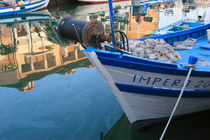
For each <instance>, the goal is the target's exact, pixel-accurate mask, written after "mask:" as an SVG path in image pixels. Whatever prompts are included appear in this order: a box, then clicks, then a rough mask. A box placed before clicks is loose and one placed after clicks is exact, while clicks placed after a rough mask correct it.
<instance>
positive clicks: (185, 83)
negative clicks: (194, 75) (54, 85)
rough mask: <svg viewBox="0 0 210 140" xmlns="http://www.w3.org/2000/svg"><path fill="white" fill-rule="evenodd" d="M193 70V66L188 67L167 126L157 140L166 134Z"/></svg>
mask: <svg viewBox="0 0 210 140" xmlns="http://www.w3.org/2000/svg"><path fill="white" fill-rule="evenodd" d="M194 68H195V67H194V65H193V66H191V67H190V69H189V71H188V74H187V77H186V79H185V82H184V85H183V87H182V89H181V92H180V94H179V97H178V99H177V101H176V104H175V106H174V108H173V111H172V113H171V115H170V118H169V119H168V122H167V124H166V126H165V128H164V131H163V133H162V134H161V137H160V139H159V140H162V139H163V137H164V135H165V133H166V130H167V128H168V126H169V124H170V122H171V119H172V117H173V115H174V113H175V111H176V108H177V106H178V104H179V101H180V99H181V97H182V94H183V93H184V90H185V88H186V86H187V83H188V80H189V78H190V74H191V72H192V70H193V69H194Z"/></svg>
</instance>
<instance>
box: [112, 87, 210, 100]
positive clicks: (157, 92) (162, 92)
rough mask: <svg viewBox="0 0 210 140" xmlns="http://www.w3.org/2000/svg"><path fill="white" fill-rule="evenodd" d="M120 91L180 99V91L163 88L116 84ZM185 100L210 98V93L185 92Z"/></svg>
mask: <svg viewBox="0 0 210 140" xmlns="http://www.w3.org/2000/svg"><path fill="white" fill-rule="evenodd" d="M115 84H116V86H117V87H118V89H119V90H120V91H123V92H130V93H136V94H144V95H152V96H165V97H178V96H179V93H180V90H171V89H161V88H151V87H144V86H135V85H128V84H122V83H115ZM182 97H184V98H209V97H210V91H204V90H196V91H195V90H193V91H189V90H188V91H185V92H184V93H183V96H182Z"/></svg>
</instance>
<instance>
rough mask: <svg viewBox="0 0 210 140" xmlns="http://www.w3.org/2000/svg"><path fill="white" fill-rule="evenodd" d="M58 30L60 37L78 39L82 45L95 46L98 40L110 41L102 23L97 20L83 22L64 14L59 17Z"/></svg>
mask: <svg viewBox="0 0 210 140" xmlns="http://www.w3.org/2000/svg"><path fill="white" fill-rule="evenodd" d="M58 31H59V32H60V34H61V36H62V37H64V38H67V39H69V40H74V41H78V42H80V43H81V44H83V45H84V46H97V45H98V43H99V42H104V41H111V36H110V35H105V33H104V26H103V24H102V23H101V22H100V21H97V20H92V21H90V22H84V21H80V20H77V19H75V18H73V17H71V16H66V17H64V18H62V19H61V21H60V23H59V26H58Z"/></svg>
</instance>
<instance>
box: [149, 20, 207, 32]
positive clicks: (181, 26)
mask: <svg viewBox="0 0 210 140" xmlns="http://www.w3.org/2000/svg"><path fill="white" fill-rule="evenodd" d="M205 24H209V22H199V20H196V19H183V20H179V21H177V22H175V23H172V24H170V25H168V26H165V27H163V28H160V29H158V30H157V31H154V32H153V33H152V35H163V34H170V33H175V32H182V31H184V30H192V29H194V28H197V27H199V26H203V25H205Z"/></svg>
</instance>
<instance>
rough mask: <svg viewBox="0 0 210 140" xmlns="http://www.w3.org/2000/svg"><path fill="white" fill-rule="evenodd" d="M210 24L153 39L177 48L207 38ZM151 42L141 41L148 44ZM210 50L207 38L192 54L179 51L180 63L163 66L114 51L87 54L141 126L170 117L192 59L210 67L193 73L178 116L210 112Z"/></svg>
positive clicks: (126, 109) (92, 50)
mask: <svg viewBox="0 0 210 140" xmlns="http://www.w3.org/2000/svg"><path fill="white" fill-rule="evenodd" d="M207 28H210V24H208V25H204V26H202V27H199V28H197V30H196V31H195V29H194V31H191V32H189V30H186V31H183V32H182V33H171V34H167V35H160V36H155V37H150V39H164V40H165V41H166V42H167V43H169V44H173V43H174V42H176V41H183V40H185V39H187V38H189V37H192V38H200V37H201V36H204V35H206V29H207ZM146 39H149V38H143V39H139V40H141V41H144V40H146ZM205 47H206V48H210V44H209V43H208V42H207V38H202V39H199V40H198V41H197V43H196V44H195V46H194V47H193V49H192V50H179V51H178V52H179V53H180V55H181V56H182V59H181V60H179V61H178V62H176V63H167V62H160V61H156V60H149V59H145V58H141V57H136V56H133V55H130V54H129V53H123V52H124V51H123V52H117V51H116V49H114V48H112V47H111V48H112V49H110V48H109V47H108V48H109V49H108V50H112V51H107V50H98V49H94V48H88V49H87V50H86V51H85V54H86V56H87V57H88V58H89V60H90V61H91V62H92V63H93V64H94V65H95V66H96V67H97V69H98V70H99V71H100V72H101V73H102V75H103V76H104V77H105V79H106V80H107V81H108V84H109V85H110V87H111V88H112V90H113V93H114V94H115V96H116V98H117V100H118V101H119V103H120V104H121V106H122V108H123V110H124V111H125V113H126V115H127V117H128V119H129V121H130V122H131V123H133V124H136V125H137V126H139V123H142V122H144V121H155V120H157V119H164V118H167V117H169V115H170V113H171V110H172V109H173V106H174V104H175V102H176V100H177V97H178V96H179V93H180V91H181V88H182V86H183V84H184V81H185V78H186V76H187V73H188V68H187V67H186V66H185V65H184V64H187V63H188V59H189V58H190V55H193V56H196V57H198V59H200V60H201V61H202V60H203V61H204V63H207V62H208V64H201V65H199V66H197V67H196V69H195V70H193V72H192V74H191V77H190V79H189V80H188V84H187V87H186V89H185V91H184V93H183V99H182V100H181V102H180V108H178V109H177V112H176V113H175V115H176V116H180V115H184V114H190V113H193V112H198V111H203V110H208V109H210V65H209V62H210V55H209V54H210V51H209V50H207V49H203V48H205Z"/></svg>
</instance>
